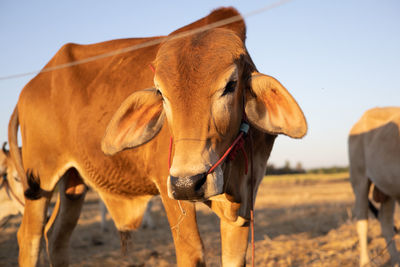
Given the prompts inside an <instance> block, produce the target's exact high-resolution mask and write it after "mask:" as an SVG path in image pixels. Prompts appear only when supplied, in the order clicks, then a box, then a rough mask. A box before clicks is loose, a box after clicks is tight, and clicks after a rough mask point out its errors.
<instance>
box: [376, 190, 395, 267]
mask: <svg viewBox="0 0 400 267" xmlns="http://www.w3.org/2000/svg"><path fill="white" fill-rule="evenodd" d="M394 207H395V202H394V199H393V198H389V199H387V200H386V201H385V202H383V203H381V208H380V212H379V221H380V222H381V229H382V235H383V237H384V238H385V240H386V244H387V248H388V250H389V253H390V263H391V264H392V266H399V265H400V262H399V256H398V253H397V249H396V242H395V240H394V239H392V238H393V237H394V235H395V232H394V227H393V226H394V225H393V213H394Z"/></svg>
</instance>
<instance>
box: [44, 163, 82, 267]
mask: <svg viewBox="0 0 400 267" xmlns="http://www.w3.org/2000/svg"><path fill="white" fill-rule="evenodd" d="M85 194H86V186H85V185H84V184H83V181H82V179H81V178H80V176H79V173H78V172H77V171H76V170H75V169H70V170H69V171H67V173H66V174H65V175H64V176H63V178H62V179H61V180H60V183H59V194H58V198H57V203H56V206H55V208H54V210H53V213H52V215H51V217H50V219H49V221H48V223H47V224H46V228H45V237H46V245H47V252H48V255H49V259H50V263H51V265H52V266H68V264H69V256H68V249H69V239H70V237H71V234H72V231H73V230H74V228H75V226H76V224H77V222H78V219H79V215H80V213H81V209H82V205H83V202H84V199H85Z"/></svg>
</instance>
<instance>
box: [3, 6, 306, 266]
mask: <svg viewBox="0 0 400 267" xmlns="http://www.w3.org/2000/svg"><path fill="white" fill-rule="evenodd" d="M238 15H239V14H238V12H237V11H236V10H234V9H232V8H221V9H217V10H215V11H213V12H212V13H211V14H210V15H208V16H207V17H205V18H203V19H201V20H198V21H196V22H194V23H192V24H190V25H188V26H186V27H183V28H181V29H179V30H178V31H175V32H174V33H172V34H171V35H170V37H171V36H176V34H177V33H181V32H185V31H188V30H191V29H195V28H199V27H201V26H204V25H210V24H212V23H213V22H216V21H220V20H222V19H226V18H230V17H234V16H238ZM245 36H246V32H245V25H244V21H243V20H239V21H237V22H235V23H230V24H227V25H225V26H221V27H219V28H211V29H207V30H204V31H202V32H197V33H195V34H191V35H186V36H180V38H168V39H164V40H163V42H162V43H160V44H156V45H153V46H150V47H146V48H142V49H140V50H135V51H130V52H127V53H123V54H118V55H114V56H112V57H107V58H103V59H99V60H98V61H93V62H87V63H85V64H81V65H76V66H73V67H70V68H64V69H60V70H57V71H54V72H48V73H41V74H39V75H37V76H36V77H35V78H34V79H33V80H32V81H31V82H30V83H29V84H28V85H27V86H26V87H25V88H24V89H23V91H22V93H21V95H20V99H19V101H18V105H17V108H16V109H15V111H14V113H13V115H12V117H11V120H10V126H9V139H10V144H11V146H10V147H11V151H12V155H13V157H15V158H16V162H19V166H20V168H19V171H20V172H21V175H23V177H26V179H24V183H25V184H24V186H25V188H26V189H27V191H26V192H25V193H26V196H27V198H29V199H27V201H26V209H25V214H24V217H23V220H22V224H21V227H20V229H19V231H18V242H19V247H20V254H19V263H20V264H21V265H22V266H34V265H35V264H36V262H37V256H38V253H39V249H40V247H39V245H40V239H41V236H42V233H43V225H44V219H45V216H44V215H45V210H46V208H47V205H48V201H49V197H50V195H51V192H52V191H53V189H54V186H55V185H56V184H57V183H60V195H61V201H60V203H61V204H60V205H61V207H60V209H59V212H58V214H57V215H56V216H54V220H53V221H52V225H51V226H50V227H46V228H47V229H46V231H45V232H46V236H47V238H46V240H47V242H48V248H49V253H50V260H51V262H52V264H53V265H56V266H59V265H66V264H68V255H67V252H68V251H67V250H68V242H67V241H68V239H69V237H70V234H71V231H72V229H73V227H74V226H75V224H76V221H77V219H78V217H79V213H80V210H81V205H82V203H83V198H84V194H85V190H86V189H85V188H86V186H85V184H87V185H89V186H91V187H93V188H94V189H95V190H97V192H98V193H99V194H100V196H101V198H102V199H103V201H104V202H105V204H106V206H107V208H108V210H109V212H110V214H111V216H112V218H113V220H114V222H115V225H116V226H117V228H118V229H119V230H120V231H122V232H123V231H129V230H132V229H136V228H137V227H138V226H139V225H140V222H141V220H142V217H143V213H144V212H145V210H146V203H147V202H148V200H149V199H150V198H151V196H153V195H155V194H160V195H161V199H162V202H163V205H164V207H165V211H166V213H167V217H168V220H169V223H170V226H171V230H172V235H173V239H174V243H175V248H176V257H177V263H178V265H179V266H202V265H204V264H205V259H204V251H203V245H202V241H201V239H200V236H199V232H198V229H197V223H196V213H195V206H194V204H193V202H190V201H177V199H179V200H195V201H204V202H205V203H206V204H207V205H209V206H210V207H211V208H212V209H213V210H214V211H215V212H216V213H217V214H218V215H219V216H220V218H221V239H222V264H223V265H224V266H243V265H244V264H245V255H246V249H247V238H248V223H247V222H248V221H249V218H250V208H251V204H250V203H251V202H252V201H251V199H250V198H251V196H252V195H253V196H254V197H255V193H256V191H257V187H258V184H259V183H260V181H261V179H262V177H263V175H264V172H265V168H266V163H267V159H268V157H269V154H270V151H271V149H272V145H273V142H274V140H275V137H276V135H277V134H285V135H288V136H291V137H294V138H301V137H302V136H304V135H305V133H306V131H307V125H306V121H305V118H304V116H303V113H302V111H301V109H300V108H299V106H298V105H297V103H296V101H295V100H294V99H293V97H292V96H291V95H290V94H289V93H288V92H287V91H286V89H285V88H284V87H283V86H282V85H281V84H280V83H279V82H278V81H277V80H275V79H274V78H272V77H270V76H266V75H264V74H260V73H258V72H257V70H256V68H255V66H254V64H253V62H252V60H251V58H250V56H249V55H248V53H247V50H246V47H245V45H244V40H245ZM158 39H160V37H154V38H144V39H123V40H114V41H109V42H104V43H99V44H94V45H75V44H67V45H65V46H64V47H63V48H61V50H60V51H59V52H58V53H57V54H56V55H55V56H54V57H53V59H52V60H51V61H50V62H49V63H48V64H47V66H46V67H52V66H56V65H60V64H64V63H66V62H70V61H73V60H81V59H84V58H87V57H91V56H95V55H98V54H103V53H109V52H111V51H115V50H117V49H123V48H127V47H131V46H133V45H138V44H143V43H145V42H148V41H156V40H158ZM151 64H152V65H153V66H154V67H155V73H153V71H152V70H151V69H150V68H149V65H151ZM146 88H148V89H146ZM121 103H122V104H121ZM245 115H246V117H247V120H248V122H249V123H250V130H249V133H248V135H247V138H246V139H245V141H244V150H245V151H246V153H247V155H249V158H253V167H254V168H253V169H254V170H253V172H251V171H249V173H248V174H245V173H244V169H245V164H244V154H241V153H239V154H238V155H237V157H236V158H235V159H232V160H229V161H225V163H223V164H222V165H219V166H218V167H216V168H215V169H214V170H213V171H212V172H210V173H208V170H210V167H211V165H213V164H214V163H215V162H216V161H217V160H218V159H219V158H220V157H221V156H222V154H223V153H224V152H225V151H226V150H227V148H228V147H229V146H230V145H231V143H232V142H233V140H234V139H235V138H236V137H237V136H238V134H239V127H240V125H241V122H242V121H244V120H245V119H246V118H245ZM18 121H19V123H20V126H21V135H22V143H23V151H22V159H21V157H20V156H19V155H18V153H16V149H15V147H16V144H17V143H16V139H17V128H18ZM170 137H171V138H172V139H173V151H171V152H172V154H173V156H172V159H171V161H172V166H171V168H170V170H169V167H168V158H169V154H170V151H169V140H170ZM251 142H252V143H253V145H252V148H251V144H250V143H251ZM133 147H135V148H134V149H128V148H133ZM103 151H104V152H105V153H106V154H108V156H106V155H105V154H104V153H103ZM117 152H118V153H117ZM22 162H23V168H22V165H21V164H22ZM250 167H251V166H250ZM250 167H249V168H250ZM26 173H28V175H26ZM251 173H253V177H254V187H252V186H251V184H252V182H251V180H250V176H251ZM251 188H253V194H252V192H251Z"/></svg>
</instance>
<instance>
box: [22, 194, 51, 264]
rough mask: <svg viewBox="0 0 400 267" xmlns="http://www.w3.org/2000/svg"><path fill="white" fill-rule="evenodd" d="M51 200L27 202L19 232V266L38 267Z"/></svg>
mask: <svg viewBox="0 0 400 267" xmlns="http://www.w3.org/2000/svg"><path fill="white" fill-rule="evenodd" d="M48 203H49V198H47V197H41V198H40V199H37V200H29V199H26V201H25V212H24V216H23V217H22V222H21V226H20V227H19V230H18V234H17V237H18V245H19V257H18V263H19V266H24V267H31V266H36V265H37V263H38V259H39V253H40V244H41V239H42V235H43V228H44V225H45V222H46V211H47V206H48Z"/></svg>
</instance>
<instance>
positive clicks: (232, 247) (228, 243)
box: [221, 220, 249, 266]
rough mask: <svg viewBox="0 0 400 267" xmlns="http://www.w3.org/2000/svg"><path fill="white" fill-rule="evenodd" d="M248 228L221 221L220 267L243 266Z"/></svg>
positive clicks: (244, 263)
mask: <svg viewBox="0 0 400 267" xmlns="http://www.w3.org/2000/svg"><path fill="white" fill-rule="evenodd" d="M248 236H249V227H248V226H247V227H245V226H243V227H238V226H234V225H231V224H229V223H228V222H226V221H225V220H221V246H222V249H221V253H222V266H245V265H246V251H247V244H248Z"/></svg>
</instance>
